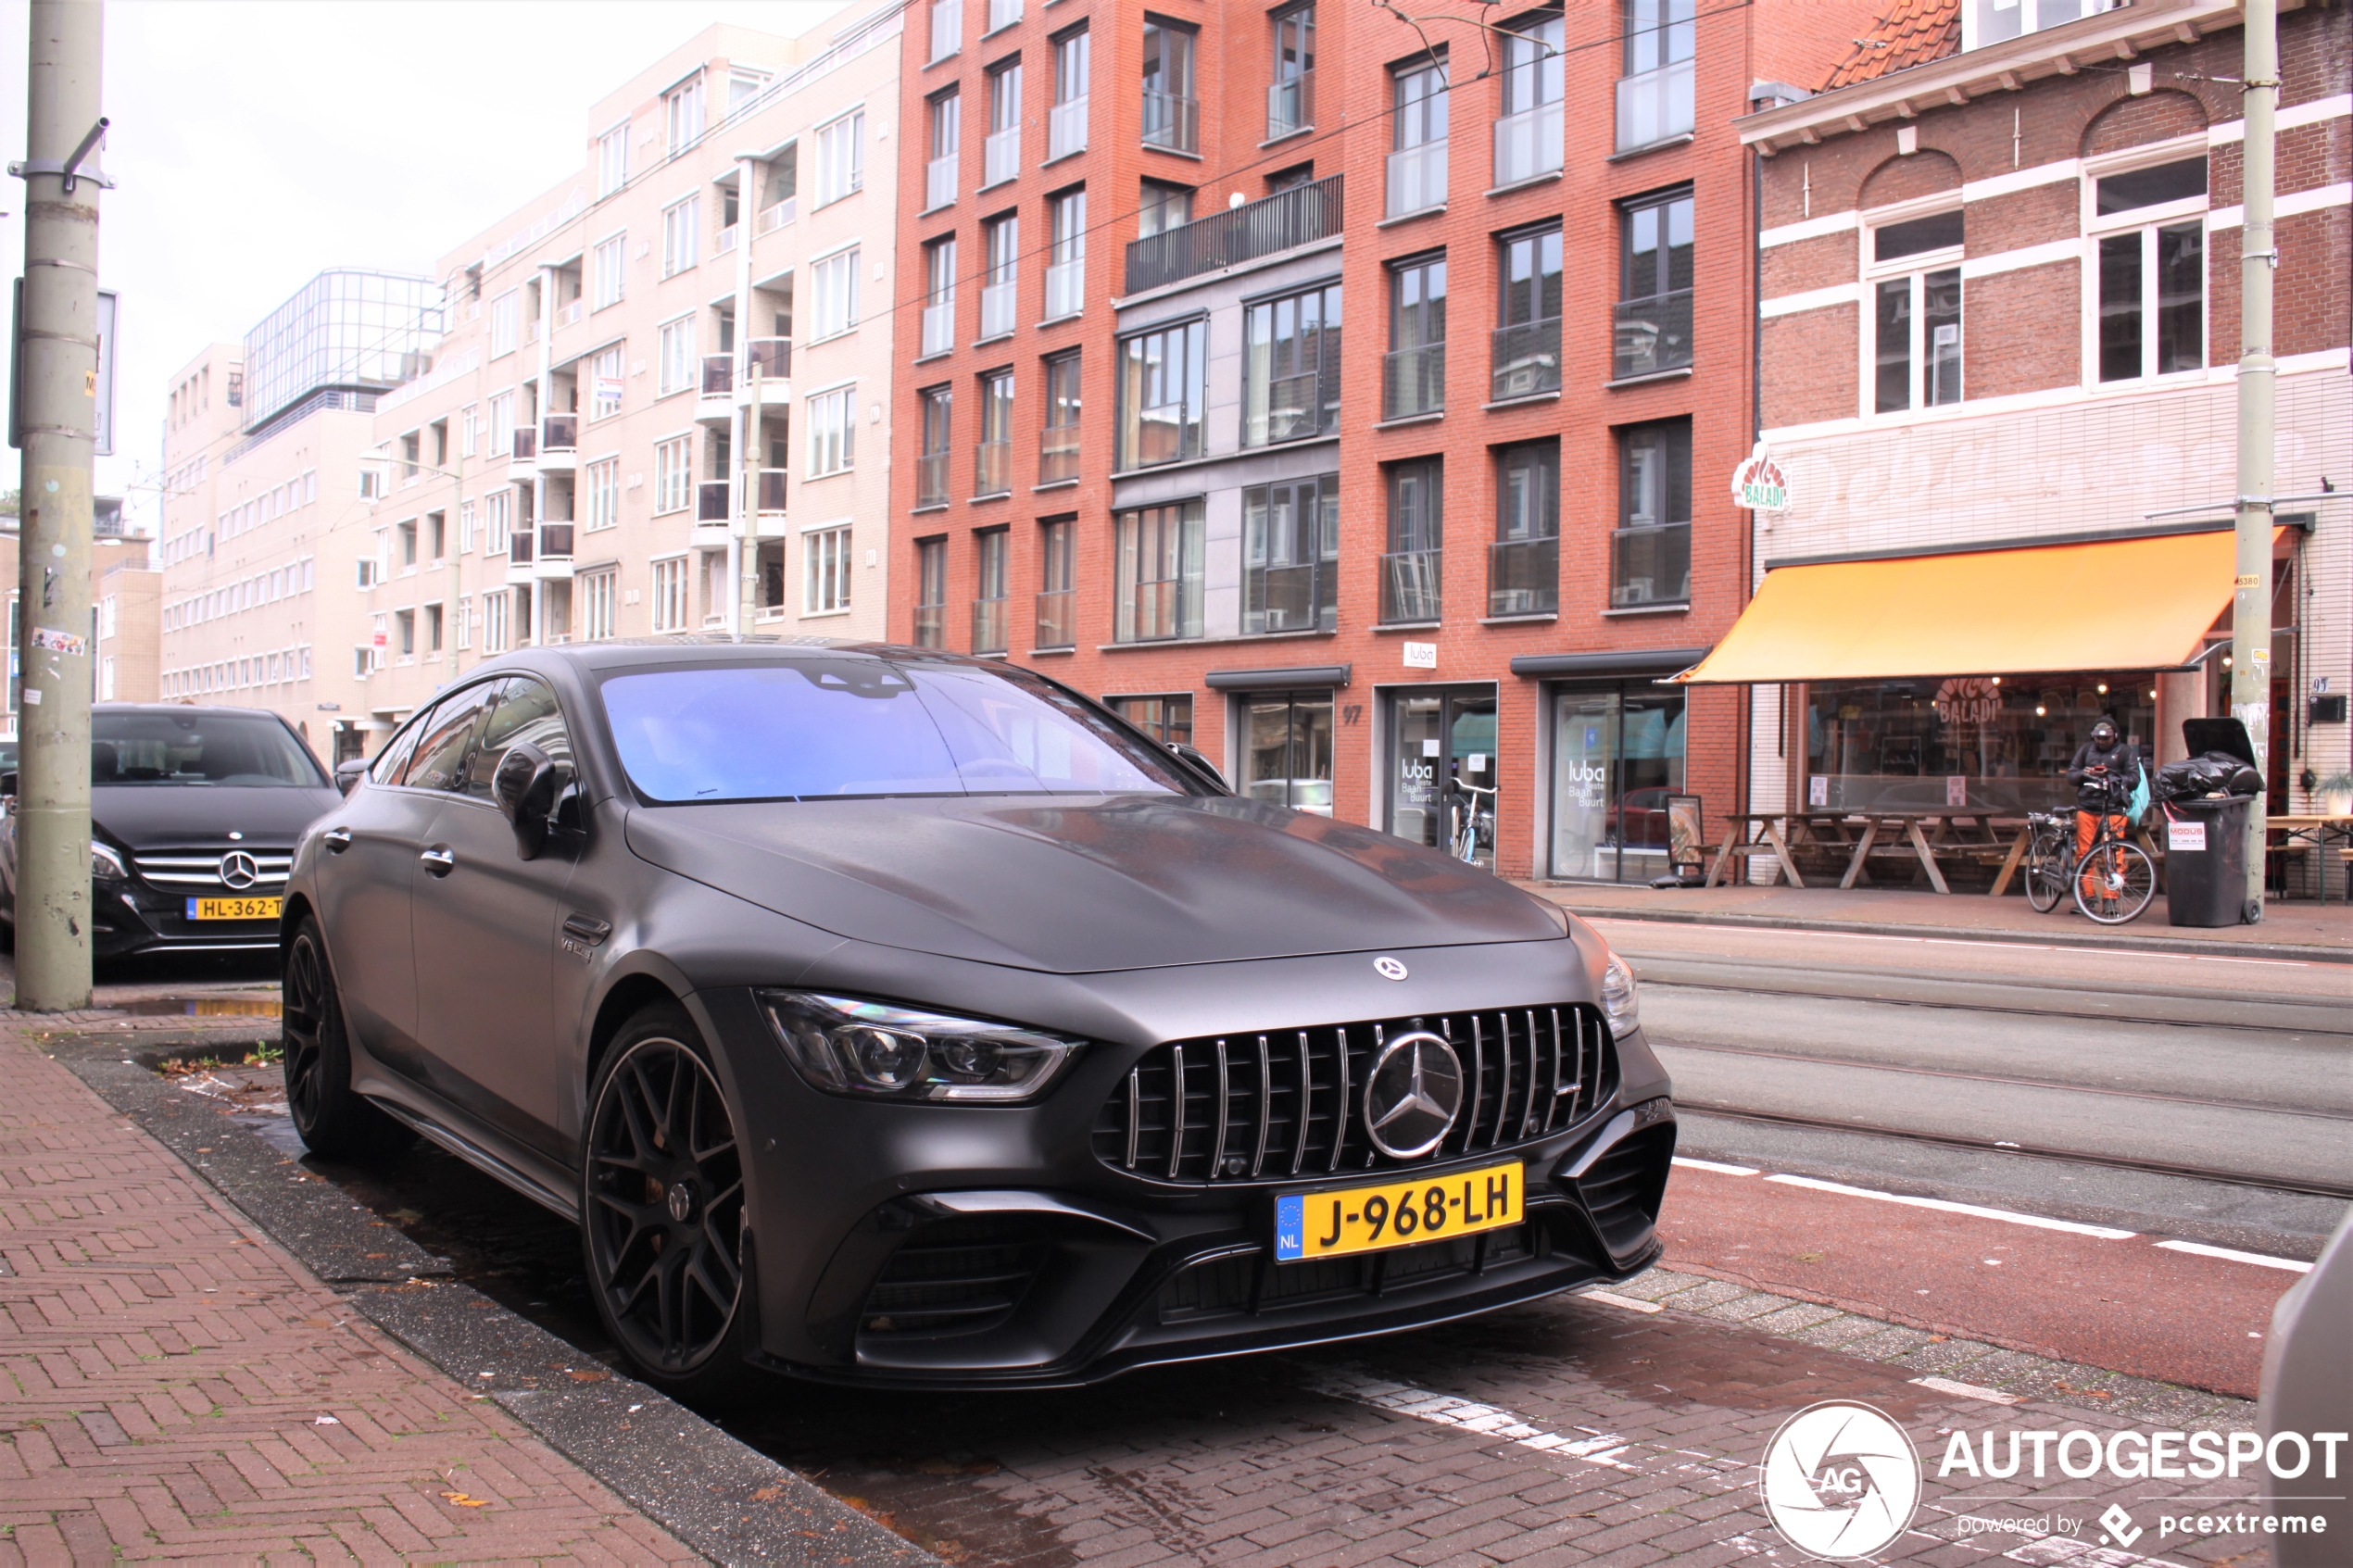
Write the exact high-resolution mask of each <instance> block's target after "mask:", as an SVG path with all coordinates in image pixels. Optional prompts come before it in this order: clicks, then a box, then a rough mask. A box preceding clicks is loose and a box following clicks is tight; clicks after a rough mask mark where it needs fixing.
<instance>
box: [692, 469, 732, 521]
mask: <svg viewBox="0 0 2353 1568" xmlns="http://www.w3.org/2000/svg"><path fill="white" fill-rule="evenodd" d="M727 488H728V487H727V482H726V481H725V480H724V479H706V480H703V481H702V482H701V483H698V484H697V485H696V486H695V521H697V522H724V521H727V517H728V511H727Z"/></svg>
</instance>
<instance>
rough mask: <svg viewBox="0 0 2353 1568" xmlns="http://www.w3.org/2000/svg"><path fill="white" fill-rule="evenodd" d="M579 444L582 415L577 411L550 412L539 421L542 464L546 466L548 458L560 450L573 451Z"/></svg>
mask: <svg viewBox="0 0 2353 1568" xmlns="http://www.w3.org/2000/svg"><path fill="white" fill-rule="evenodd" d="M539 445H540V450H541V452H542V454H543V456H542V458H541V459H540V461H541V464H542V466H545V464H546V461H547V458H552V457H554V456H555V455H556V454H557V453H559V452H570V451H573V450H574V449H575V448H577V447H578V446H579V445H580V416H579V415H578V414H577V413H571V414H549V415H548V416H547V418H545V419H543V420H540V421H539Z"/></svg>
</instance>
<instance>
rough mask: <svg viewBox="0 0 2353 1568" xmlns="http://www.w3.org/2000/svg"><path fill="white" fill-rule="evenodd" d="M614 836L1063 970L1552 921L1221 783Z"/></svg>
mask: <svg viewBox="0 0 2353 1568" xmlns="http://www.w3.org/2000/svg"><path fill="white" fill-rule="evenodd" d="M627 837H628V842H629V847H630V848H631V849H632V850H633V851H635V853H636V854H637V855H638V856H639V857H641V858H642V859H647V860H648V861H650V862H652V863H653V864H655V865H658V866H661V867H664V868H666V869H667V870H670V871H673V872H677V873H678V874H679V875H681V876H686V877H691V878H693V879H694V880H696V881H698V882H701V883H705V884H709V885H711V886H712V887H716V888H719V889H721V890H723V891H724V892H727V893H731V894H734V895H735V896H736V897H739V898H743V899H746V900H748V901H749V902H751V903H754V904H758V905H760V906H761V907H762V908H764V909H774V910H775V911H776V912H777V913H778V914H782V915H786V916H788V917H789V918H791V919H794V920H797V921H801V922H806V923H808V924H811V925H814V926H817V927H819V928H820V929H823V930H825V931H830V932H832V933H834V934H835V935H839V936H845V937H849V938H851V939H853V940H857V941H862V942H875V943H881V944H884V945H887V946H889V947H905V948H912V949H914V950H916V951H919V952H925V953H937V954H939V955H941V956H943V957H950V958H958V959H969V960H975V961H976V962H981V963H995V964H1007V965H1013V966H1015V967H1019V968H1024V969H1035V970H1044V971H1049V972H1057V973H1065V974H1078V973H1088V972H1101V971H1106V970H1119V969H1143V968H1157V967H1163V966H1169V965H1178V964H1200V963H1220V962H1229V961H1233V960H1245V959H1268V958H1293V957H1302V956H1306V955H1309V954H1317V953H1346V952H1364V951H1373V950H1382V949H1387V948H1392V947H1443V946H1452V945H1460V944H1466V943H1476V942H1528V941H1538V940H1542V939H1545V938H1551V937H1557V936H1559V935H1561V929H1560V925H1559V923H1558V922H1556V921H1555V920H1554V918H1553V917H1552V916H1551V915H1549V914H1548V913H1546V912H1545V910H1544V909H1543V908H1542V907H1541V905H1540V904H1539V903H1538V902H1537V901H1536V900H1535V899H1533V898H1531V897H1529V896H1528V895H1527V894H1525V893H1522V892H1520V891H1519V890H1518V889H1517V888H1515V887H1513V886H1512V885H1511V884H1509V883H1506V882H1504V881H1501V880H1499V879H1498V878H1496V877H1494V876H1492V875H1491V874H1489V873H1488V872H1484V871H1481V870H1479V869H1478V868H1477V867H1474V866H1468V865H1465V864H1462V863H1461V862H1459V861H1455V860H1450V859H1446V858H1445V857H1443V856H1441V855H1439V854H1436V853H1435V852H1433V851H1430V850H1428V849H1424V848H1421V847H1418V846H1416V845H1411V844H1407V843H1405V842H1404V841H1403V840H1402V839H1397V838H1392V837H1390V835H1388V834H1380V833H1374V832H1372V831H1371V830H1369V829H1366V828H1361V827H1355V826H1353V825H1351V824H1349V823H1346V822H1334V821H1332V820H1331V819H1330V818H1327V817H1318V816H1313V815H1310V814H1308V813H1306V812H1302V811H1293V810H1290V809H1285V808H1282V807H1278V806H1268V805H1265V804H1262V803H1259V802H1255V801H1250V800H1240V799H1234V798H1230V797H1214V798H1188V797H1158V796H1148V797H1138V796H1119V797H1111V798H1108V799H1105V798H1099V797H1083V798H1072V797H1055V798H1053V799H1051V800H1038V799H1037V798H1035V797H1028V798H1022V799H1009V798H1008V797H1002V796H995V797H956V798H945V799H915V800H888V801H882V800H827V801H806V802H784V803H774V804H759V805H733V806H673V807H656V808H646V809H635V810H632V811H631V812H630V813H629V816H628V826H627Z"/></svg>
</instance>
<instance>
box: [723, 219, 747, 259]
mask: <svg viewBox="0 0 2353 1568" xmlns="http://www.w3.org/2000/svg"><path fill="white" fill-rule="evenodd" d="M742 232H743V229H742V226H741V225H740V224H736V223H730V224H728V225H727V226H726V227H725V228H724V229H722V230H720V231H719V250H718V254H720V255H721V256H724V255H726V254H727V253H728V252H729V251H731V250H733V249H735V248H736V235H738V234H740V233H742Z"/></svg>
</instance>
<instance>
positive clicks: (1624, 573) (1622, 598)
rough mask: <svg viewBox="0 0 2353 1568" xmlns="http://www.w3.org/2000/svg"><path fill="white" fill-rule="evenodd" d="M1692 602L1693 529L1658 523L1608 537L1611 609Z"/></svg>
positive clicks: (1685, 524) (1623, 529) (1619, 531)
mask: <svg viewBox="0 0 2353 1568" xmlns="http://www.w3.org/2000/svg"><path fill="white" fill-rule="evenodd" d="M1691 600H1692V525H1691V524H1690V523H1688V522H1668V523H1661V524H1658V525H1657V526H1655V527H1649V528H1620V529H1617V530H1615V531H1613V532H1612V533H1611V534H1610V536H1609V602H1610V608H1613V609H1639V608H1643V607H1644V606H1647V605H1680V604H1689V603H1691Z"/></svg>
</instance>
